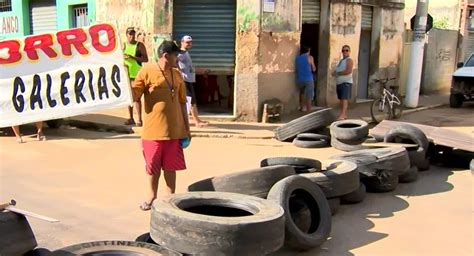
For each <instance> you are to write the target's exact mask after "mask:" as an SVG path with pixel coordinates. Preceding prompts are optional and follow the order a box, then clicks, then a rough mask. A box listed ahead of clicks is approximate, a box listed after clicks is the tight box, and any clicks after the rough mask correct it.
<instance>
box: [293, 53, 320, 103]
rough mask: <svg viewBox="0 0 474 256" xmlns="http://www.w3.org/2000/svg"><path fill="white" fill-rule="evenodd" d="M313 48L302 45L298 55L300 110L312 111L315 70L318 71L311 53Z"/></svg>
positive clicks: (297, 79) (297, 73)
mask: <svg viewBox="0 0 474 256" xmlns="http://www.w3.org/2000/svg"><path fill="white" fill-rule="evenodd" d="M310 51H311V48H309V47H306V46H302V47H301V50H300V55H299V56H298V57H296V84H297V85H298V88H299V90H300V106H299V110H300V111H303V110H304V108H305V107H306V111H307V112H310V111H311V106H312V102H313V100H314V79H313V72H316V65H315V64H314V58H313V56H311V55H310Z"/></svg>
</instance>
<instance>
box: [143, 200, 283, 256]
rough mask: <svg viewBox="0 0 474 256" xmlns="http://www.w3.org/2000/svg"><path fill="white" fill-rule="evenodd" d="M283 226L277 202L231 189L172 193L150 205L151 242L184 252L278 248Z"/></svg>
mask: <svg viewBox="0 0 474 256" xmlns="http://www.w3.org/2000/svg"><path fill="white" fill-rule="evenodd" d="M284 229H285V217H284V211H283V209H282V208H281V207H280V206H279V205H278V204H275V203H274V202H271V201H269V200H265V199H261V198H258V197H253V196H247V195H241V194H235V193H225V192H219V193H217V192H192V193H186V194H174V195H171V196H169V197H165V198H158V199H156V200H155V201H154V202H153V206H152V209H151V226H150V235H151V238H152V239H153V241H155V242H157V243H158V244H160V245H162V246H165V247H167V248H170V249H174V250H179V251H180V252H182V253H186V254H193V255H194V254H197V255H265V254H269V253H271V252H274V251H276V250H278V249H279V248H281V247H282V245H283V243H284V233H285V231H284Z"/></svg>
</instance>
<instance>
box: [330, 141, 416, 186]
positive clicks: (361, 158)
mask: <svg viewBox="0 0 474 256" xmlns="http://www.w3.org/2000/svg"><path fill="white" fill-rule="evenodd" d="M331 159H336V160H345V161H350V162H353V163H355V164H356V165H357V166H358V171H359V175H360V181H361V182H362V183H363V184H364V185H365V186H366V189H367V191H369V192H378V193H382V192H389V191H393V190H395V189H396V188H397V186H398V184H399V181H400V180H403V178H401V177H404V176H405V175H407V173H409V170H410V159H409V157H408V152H407V151H406V149H405V148H401V147H400V148H375V149H363V150H357V151H352V152H349V153H345V154H341V155H335V156H332V157H331ZM411 181H414V180H410V181H406V180H403V182H411Z"/></svg>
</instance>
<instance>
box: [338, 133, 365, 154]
mask: <svg viewBox="0 0 474 256" xmlns="http://www.w3.org/2000/svg"><path fill="white" fill-rule="evenodd" d="M364 141H365V138H363V139H360V140H340V139H338V138H336V137H334V136H331V146H332V147H333V148H335V149H339V150H341V151H346V152H351V151H356V150H362V149H364V146H362V143H364Z"/></svg>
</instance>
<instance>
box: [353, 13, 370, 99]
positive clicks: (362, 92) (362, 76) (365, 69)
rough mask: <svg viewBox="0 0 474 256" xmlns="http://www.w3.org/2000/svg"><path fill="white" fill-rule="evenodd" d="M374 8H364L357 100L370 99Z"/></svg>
mask: <svg viewBox="0 0 474 256" xmlns="http://www.w3.org/2000/svg"><path fill="white" fill-rule="evenodd" d="M372 18H373V8H372V7H371V6H362V19H361V31H360V40H359V56H358V57H359V58H358V70H359V72H358V79H357V99H358V100H366V99H367V98H368V88H369V72H370V57H371V56H370V47H371V41H372Z"/></svg>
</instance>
